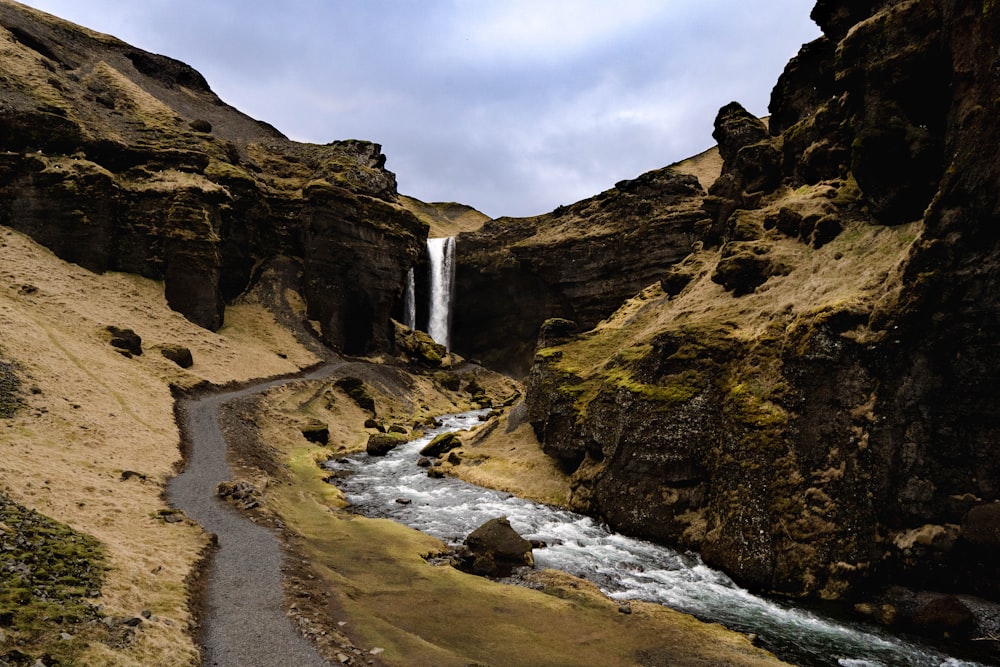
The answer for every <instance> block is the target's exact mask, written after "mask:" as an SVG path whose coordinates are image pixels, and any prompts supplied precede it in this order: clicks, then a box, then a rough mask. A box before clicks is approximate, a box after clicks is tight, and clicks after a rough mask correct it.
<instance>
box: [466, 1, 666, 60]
mask: <svg viewBox="0 0 1000 667" xmlns="http://www.w3.org/2000/svg"><path fill="white" fill-rule="evenodd" d="M667 11H669V4H668V3H665V2H662V1H660V0H631V1H629V2H608V1H606V0H492V1H490V2H482V1H472V0H465V1H460V2H457V3H456V4H455V13H454V15H453V16H452V17H451V25H450V32H451V39H452V40H453V41H452V44H451V46H452V47H453V48H454V49H458V50H460V51H461V53H462V55H464V56H466V57H474V58H477V59H481V60H485V61H490V60H504V61H536V62H537V61H542V62H551V61H554V60H560V59H564V58H569V57H573V56H576V55H578V54H580V53H582V52H584V51H586V50H587V49H590V48H593V47H594V46H597V45H601V44H604V43H607V42H609V41H611V40H613V39H616V38H619V37H621V35H623V34H625V33H627V32H628V31H630V30H633V29H635V28H638V27H640V26H642V25H644V24H646V23H648V22H649V21H651V20H654V19H656V18H657V17H660V16H663V15H664V14H665V13H666V12H667Z"/></svg>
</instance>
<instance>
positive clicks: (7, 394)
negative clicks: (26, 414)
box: [0, 358, 24, 419]
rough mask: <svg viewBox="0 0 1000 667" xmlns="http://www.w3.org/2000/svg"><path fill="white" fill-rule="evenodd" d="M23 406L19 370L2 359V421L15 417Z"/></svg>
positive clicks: (0, 399)
mask: <svg viewBox="0 0 1000 667" xmlns="http://www.w3.org/2000/svg"><path fill="white" fill-rule="evenodd" d="M23 404H24V400H23V399H22V397H21V379H20V378H19V377H18V375H17V368H16V366H15V365H14V364H13V363H11V362H8V361H4V360H3V359H2V358H0V419H7V418H10V417H13V416H14V414H15V413H17V411H18V410H19V409H20V408H21V406H22V405H23Z"/></svg>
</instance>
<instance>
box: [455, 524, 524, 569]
mask: <svg viewBox="0 0 1000 667" xmlns="http://www.w3.org/2000/svg"><path fill="white" fill-rule="evenodd" d="M465 546H466V547H467V548H468V552H467V553H466V554H464V555H463V556H462V557H461V558H460V561H459V569H461V570H464V571H466V572H471V573H472V574H478V575H481V576H487V577H505V576H509V575H510V573H511V571H512V570H513V569H514V568H516V567H523V566H527V567H534V565H535V558H534V556H533V555H532V552H531V542H529V541H528V540H526V539H524V538H523V537H521V536H520V535H519V534H518V533H517V531H515V530H514V529H513V528H512V527H511V525H510V521H508V520H507V517H498V518H496V519H490V520H489V521H487V522H486V523H484V524H483V525H481V526H480V527H479V528H476V529H475V530H474V531H472V532H471V533H469V536H468V537H466V538H465Z"/></svg>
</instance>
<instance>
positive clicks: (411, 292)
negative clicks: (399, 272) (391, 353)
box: [403, 266, 417, 329]
mask: <svg viewBox="0 0 1000 667" xmlns="http://www.w3.org/2000/svg"><path fill="white" fill-rule="evenodd" d="M403 317H404V318H405V320H406V321H405V322H403V324H405V325H406V326H408V327H410V329H416V328H417V280H416V276H414V274H413V267H412V266H411V267H410V270H409V271H407V272H406V290H405V291H404V292H403Z"/></svg>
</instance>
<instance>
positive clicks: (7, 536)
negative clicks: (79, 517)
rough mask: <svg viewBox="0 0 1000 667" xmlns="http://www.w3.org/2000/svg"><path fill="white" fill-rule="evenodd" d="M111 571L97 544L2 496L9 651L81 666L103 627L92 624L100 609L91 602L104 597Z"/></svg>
mask: <svg viewBox="0 0 1000 667" xmlns="http://www.w3.org/2000/svg"><path fill="white" fill-rule="evenodd" d="M105 570H106V565H105V553H104V548H103V547H102V546H101V544H100V543H99V542H98V541H97V540H96V539H94V538H93V537H90V536H89V535H84V534H81V533H78V532H76V531H74V530H73V529H72V528H70V527H69V526H66V525H64V524H61V523H58V522H56V521H53V520H52V519H49V518H48V517H45V516H43V515H41V514H39V513H37V512H35V511H33V510H30V509H27V508H25V507H22V506H21V505H19V504H17V503H15V502H14V501H12V500H10V499H9V498H7V497H6V496H4V495H2V494H0V572H2V573H3V574H2V577H3V579H2V580H3V585H2V586H0V619H3V625H4V632H5V633H6V641H5V642H4V644H3V645H2V646H3V648H4V649H6V648H8V647H9V648H10V649H14V650H17V651H20V652H21V653H23V654H26V655H31V656H36V655H37V656H41V655H43V654H44V655H48V656H50V659H55V661H57V662H58V663H59V664H75V662H74V656H75V655H76V654H78V653H79V652H80V651H82V650H83V648H84V644H85V640H86V638H87V637H88V636H91V635H93V634H94V633H95V632H97V631H98V629H99V628H100V625H99V624H96V623H93V622H92V621H95V620H97V619H98V618H99V614H98V612H97V608H96V607H94V606H93V605H92V604H90V603H89V602H88V601H87V598H89V597H93V596H95V595H99V594H100V589H101V584H102V582H103V578H104V572H105ZM63 633H66V634H67V635H70V636H71V637H72V638H71V639H69V640H67V639H65V638H63V636H62V635H63ZM5 652H6V651H5ZM2 659H3V654H0V661H2Z"/></svg>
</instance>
